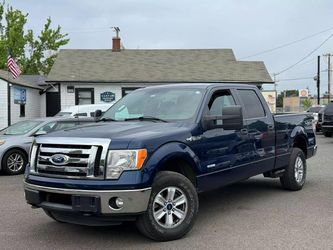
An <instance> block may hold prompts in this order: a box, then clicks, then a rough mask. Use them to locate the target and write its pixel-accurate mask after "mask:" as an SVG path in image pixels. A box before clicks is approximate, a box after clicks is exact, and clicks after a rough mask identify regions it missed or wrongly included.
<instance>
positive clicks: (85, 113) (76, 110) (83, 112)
mask: <svg viewBox="0 0 333 250" xmlns="http://www.w3.org/2000/svg"><path fill="white" fill-rule="evenodd" d="M114 103H115V102H111V103H108V104H86V105H75V106H70V107H67V108H64V109H63V110H61V111H60V112H59V113H58V114H56V115H55V116H64V117H94V113H95V111H96V110H101V111H102V114H104V112H105V111H107V110H108V109H109V108H110V107H111V106H112V105H113V104H114Z"/></svg>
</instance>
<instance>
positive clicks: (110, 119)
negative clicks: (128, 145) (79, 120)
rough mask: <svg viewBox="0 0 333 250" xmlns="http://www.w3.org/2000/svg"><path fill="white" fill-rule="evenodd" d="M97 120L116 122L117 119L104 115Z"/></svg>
mask: <svg viewBox="0 0 333 250" xmlns="http://www.w3.org/2000/svg"><path fill="white" fill-rule="evenodd" d="M97 122H117V120H115V119H113V118H110V117H104V118H101V119H99V120H98V121H97Z"/></svg>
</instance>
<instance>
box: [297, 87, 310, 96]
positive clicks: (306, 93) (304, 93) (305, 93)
mask: <svg viewBox="0 0 333 250" xmlns="http://www.w3.org/2000/svg"><path fill="white" fill-rule="evenodd" d="M298 92H299V97H304V98H308V97H309V90H308V89H300V90H299V91H298Z"/></svg>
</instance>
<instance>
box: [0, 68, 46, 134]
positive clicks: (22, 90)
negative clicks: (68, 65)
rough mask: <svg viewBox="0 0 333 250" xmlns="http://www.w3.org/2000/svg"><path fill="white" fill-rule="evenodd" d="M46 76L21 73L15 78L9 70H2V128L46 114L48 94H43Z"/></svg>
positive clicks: (0, 78)
mask: <svg viewBox="0 0 333 250" xmlns="http://www.w3.org/2000/svg"><path fill="white" fill-rule="evenodd" d="M43 83H44V78H43V77H41V76H39V75H38V76H35V75H33V76H32V75H21V76H19V77H18V78H17V79H13V78H12V76H11V74H10V73H9V72H7V71H4V70H0V129H2V128H5V127H7V126H8V125H10V124H13V123H16V122H18V121H24V120H27V119H31V118H38V117H43V116H45V115H46V109H45V103H46V98H45V97H46V95H45V94H42V90H43V87H40V86H38V84H43Z"/></svg>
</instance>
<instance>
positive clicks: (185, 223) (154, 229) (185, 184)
mask: <svg viewBox="0 0 333 250" xmlns="http://www.w3.org/2000/svg"><path fill="white" fill-rule="evenodd" d="M198 207H199V201H198V195H197V192H196V189H195V187H194V186H193V184H192V183H191V181H190V180H189V179H187V178H186V177H185V176H183V175H181V174H179V173H175V172H169V171H162V172H160V173H158V175H157V176H156V178H155V181H154V183H153V186H152V193H151V196H150V200H149V204H148V209H147V211H146V213H144V214H143V215H141V216H140V217H139V218H138V220H137V227H138V229H139V231H140V232H141V233H142V234H143V235H145V236H146V237H148V238H151V239H153V240H157V241H169V240H176V239H179V238H181V237H182V236H184V235H185V234H186V233H187V232H189V231H190V230H191V228H192V226H193V224H194V221H195V219H196V215H197V213H198Z"/></svg>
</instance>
